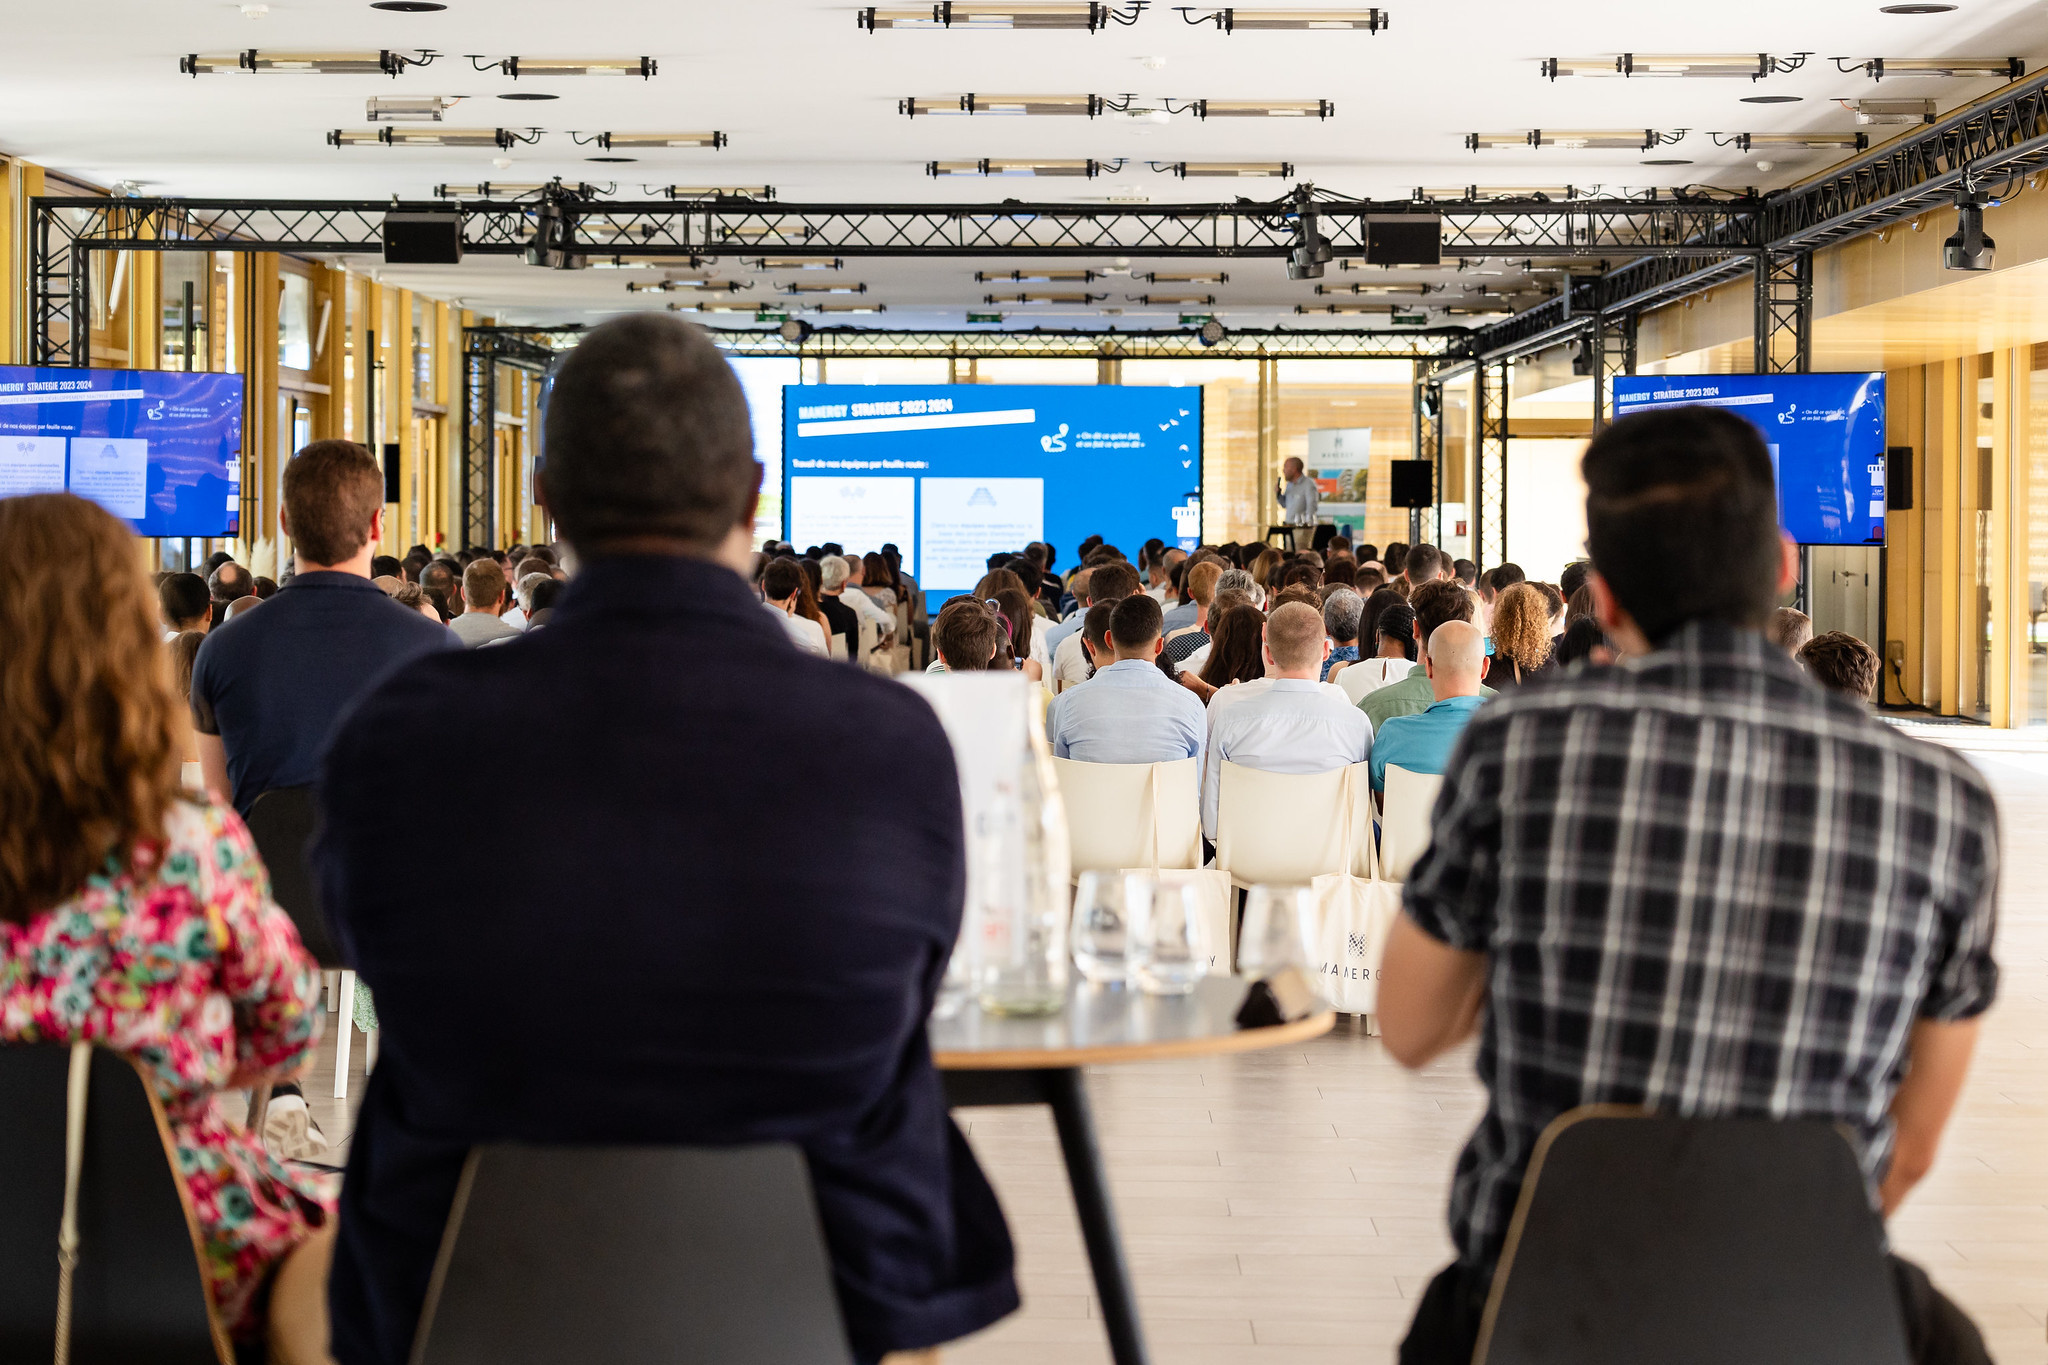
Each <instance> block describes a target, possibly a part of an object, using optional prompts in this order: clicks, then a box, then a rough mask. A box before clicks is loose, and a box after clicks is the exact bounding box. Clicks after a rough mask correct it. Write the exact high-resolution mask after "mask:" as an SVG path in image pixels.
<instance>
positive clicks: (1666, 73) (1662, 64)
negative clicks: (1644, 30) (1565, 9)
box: [1539, 52, 1813, 81]
mask: <svg viewBox="0 0 2048 1365" xmlns="http://www.w3.org/2000/svg"><path fill="white" fill-rule="evenodd" d="M1812 55H1813V54H1812V53H1810V52H1801V53H1797V54H1796V55H1794V56H1790V57H1773V56H1771V55H1770V54H1769V53H1768V52H1744V53H1737V54H1735V55H1733V56H1706V57H1683V56H1658V55H1651V54H1649V53H1643V52H1624V53H1622V54H1621V55H1620V56H1618V57H1546V58H1544V59H1543V61H1542V63H1541V64H1540V67H1539V69H1540V70H1541V71H1542V73H1543V75H1544V77H1545V78H1546V79H1549V80H1553V81H1554V80H1556V79H1557V78H1558V77H1559V76H1620V77H1639V78H1656V77H1664V78H1675V77H1701V76H1704V77H1740V78H1742V79H1745V80H1752V81H1757V80H1762V79H1763V78H1764V77H1765V76H1768V75H1771V74H1772V73H1773V72H1777V71H1797V70H1798V69H1799V68H1800V67H1802V66H1804V65H1806V59H1807V58H1808V57H1810V56H1812Z"/></svg>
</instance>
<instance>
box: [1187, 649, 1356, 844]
mask: <svg viewBox="0 0 2048 1365" xmlns="http://www.w3.org/2000/svg"><path fill="white" fill-rule="evenodd" d="M1233 692H1234V693H1237V694H1238V695H1236V696H1234V697H1230V699H1229V700H1228V701H1227V702H1226V701H1225V700H1224V699H1225V697H1226V695H1227V694H1229V693H1233ZM1210 707H1211V711H1212V714H1211V715H1210V718H1209V744H1208V748H1209V753H1208V757H1207V758H1206V759H1204V760H1203V766H1202V833H1204V834H1206V835H1207V836H1208V837H1210V838H1211V839H1214V838H1215V837H1216V807H1217V798H1218V797H1219V795H1220V794H1221V791H1222V786H1223V765H1224V764H1225V763H1235V764H1237V765H1238V766H1239V767H1241V768H1257V769H1259V770H1260V771H1261V772H1268V773H1326V772H1328V771H1330V769H1332V768H1344V767H1349V766H1350V765H1351V764H1353V763H1363V762H1365V760H1366V759H1367V758H1369V757H1371V755H1372V722H1371V721H1369V720H1367V719H1366V718H1365V713H1364V712H1363V711H1361V710H1359V709H1358V708H1357V707H1355V706H1353V705H1352V704H1351V703H1350V701H1348V700H1347V699H1346V698H1345V696H1344V694H1343V692H1341V691H1339V690H1338V689H1337V688H1335V687H1332V686H1331V685H1330V684H1328V683H1319V682H1316V681H1314V680H1312V679H1309V678H1261V679H1259V680H1258V682H1252V683H1239V684H1237V685H1236V686H1235V687H1228V688H1225V689H1223V691H1221V692H1218V693H1217V694H1216V696H1215V698H1214V699H1213V700H1212V701H1211V702H1210Z"/></svg>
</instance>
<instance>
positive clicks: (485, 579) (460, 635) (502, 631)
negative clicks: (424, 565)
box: [448, 555, 519, 649]
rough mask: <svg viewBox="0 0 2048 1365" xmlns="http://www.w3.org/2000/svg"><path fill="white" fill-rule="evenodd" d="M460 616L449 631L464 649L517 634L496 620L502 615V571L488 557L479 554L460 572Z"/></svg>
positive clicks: (503, 575) (493, 560)
mask: <svg viewBox="0 0 2048 1365" xmlns="http://www.w3.org/2000/svg"><path fill="white" fill-rule="evenodd" d="M462 602H463V607H462V615H460V616H458V617H456V618H455V619H454V620H453V621H450V622H449V623H448V629H450V630H452V631H454V632H455V637H456V638H457V639H458V640H461V641H462V644H463V647H464V648H465V649H475V648H476V647H477V646H479V645H487V644H490V643H491V642H492V641H493V640H509V639H511V638H512V637H513V636H515V635H517V634H519V632H518V631H517V630H515V629H513V628H512V627H511V626H508V625H506V624H505V623H504V621H502V620H501V619H499V618H500V617H502V616H503V615H504V614H505V607H506V593H505V571H504V570H503V569H501V568H499V567H498V561H497V560H495V559H492V558H491V557H490V556H489V555H478V556H477V557H476V558H475V559H472V560H470V562H469V567H468V568H466V569H464V570H463V571H462Z"/></svg>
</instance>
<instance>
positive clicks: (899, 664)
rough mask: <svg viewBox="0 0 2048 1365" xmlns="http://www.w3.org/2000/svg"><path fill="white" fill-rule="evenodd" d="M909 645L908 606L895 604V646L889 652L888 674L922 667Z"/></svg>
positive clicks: (903, 603) (906, 671)
mask: <svg viewBox="0 0 2048 1365" xmlns="http://www.w3.org/2000/svg"><path fill="white" fill-rule="evenodd" d="M911 644H912V640H911V630H910V604H909V603H908V602H898V603H897V604H896V645H895V648H894V649H893V650H892V651H891V655H892V658H891V660H890V664H891V667H890V670H889V671H890V672H892V673H908V672H909V671H910V670H911V669H913V668H922V667H924V665H923V664H921V663H919V662H918V661H917V653H916V651H915V650H913V649H912V648H911Z"/></svg>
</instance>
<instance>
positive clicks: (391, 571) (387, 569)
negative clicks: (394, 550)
mask: <svg viewBox="0 0 2048 1365" xmlns="http://www.w3.org/2000/svg"><path fill="white" fill-rule="evenodd" d="M404 570H405V565H403V564H401V563H400V562H399V560H398V556H396V555H374V556H372V557H371V559H370V578H371V579H372V580H373V581H374V580H376V579H379V578H403V577H405V572H404Z"/></svg>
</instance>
